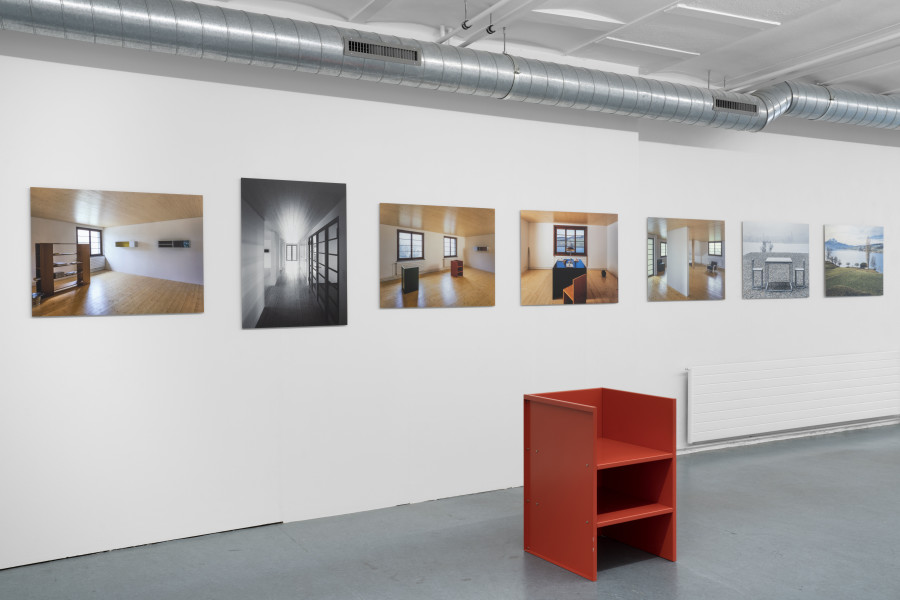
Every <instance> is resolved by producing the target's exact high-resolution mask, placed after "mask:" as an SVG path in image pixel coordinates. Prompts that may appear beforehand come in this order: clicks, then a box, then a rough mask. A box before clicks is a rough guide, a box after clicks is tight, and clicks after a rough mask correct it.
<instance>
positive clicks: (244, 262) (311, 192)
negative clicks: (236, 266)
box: [241, 179, 347, 329]
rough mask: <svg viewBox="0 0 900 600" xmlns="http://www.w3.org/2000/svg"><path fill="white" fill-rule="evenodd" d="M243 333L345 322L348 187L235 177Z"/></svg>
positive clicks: (333, 184)
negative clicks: (238, 188) (238, 194)
mask: <svg viewBox="0 0 900 600" xmlns="http://www.w3.org/2000/svg"><path fill="white" fill-rule="evenodd" d="M241 294H242V304H241V310H242V325H243V328H244V329H268V328H272V327H315V326H322V325H346V324H347V186H346V185H345V184H343V183H319V182H311V181H281V180H277V179H241Z"/></svg>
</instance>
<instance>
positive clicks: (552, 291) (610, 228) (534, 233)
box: [519, 210, 619, 306]
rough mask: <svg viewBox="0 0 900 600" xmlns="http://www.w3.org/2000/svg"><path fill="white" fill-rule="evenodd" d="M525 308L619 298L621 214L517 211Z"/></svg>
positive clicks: (609, 301) (617, 299)
mask: <svg viewBox="0 0 900 600" xmlns="http://www.w3.org/2000/svg"><path fill="white" fill-rule="evenodd" d="M519 215H520V217H519V254H520V258H521V268H520V271H521V278H520V282H521V290H520V291H521V296H520V298H521V303H522V306H541V305H551V304H609V303H615V302H618V301H619V216H618V215H616V214H609V213H584V212H554V211H538V210H523V211H521V212H520V213H519Z"/></svg>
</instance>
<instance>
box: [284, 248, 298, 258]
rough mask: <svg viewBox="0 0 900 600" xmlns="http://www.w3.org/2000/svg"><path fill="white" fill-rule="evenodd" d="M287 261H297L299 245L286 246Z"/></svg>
mask: <svg viewBox="0 0 900 600" xmlns="http://www.w3.org/2000/svg"><path fill="white" fill-rule="evenodd" d="M285 260H297V244H287V245H286V246H285Z"/></svg>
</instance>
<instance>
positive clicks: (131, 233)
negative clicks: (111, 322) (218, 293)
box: [30, 187, 203, 317]
mask: <svg viewBox="0 0 900 600" xmlns="http://www.w3.org/2000/svg"><path fill="white" fill-rule="evenodd" d="M30 254H31V260H32V265H31V268H32V270H31V273H32V281H31V314H32V316H34V317H47V316H101V315H150V314H177V313H202V312H203V196H195V195H180V194H151V193H140V192H110V191H98V190H74V189H56V188H37V187H33V188H31V253H30Z"/></svg>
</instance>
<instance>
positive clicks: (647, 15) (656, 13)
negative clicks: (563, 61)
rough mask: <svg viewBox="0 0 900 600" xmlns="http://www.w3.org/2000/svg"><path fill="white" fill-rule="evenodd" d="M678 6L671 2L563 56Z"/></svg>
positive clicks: (572, 49) (570, 50) (573, 48)
mask: <svg viewBox="0 0 900 600" xmlns="http://www.w3.org/2000/svg"><path fill="white" fill-rule="evenodd" d="M678 4H680V3H679V2H677V1H676V2H670V3H668V4H666V5H664V6H660V7H659V8H657V9H656V10H653V11H650V12H648V13H646V14H644V15H641V16H640V17H638V18H637V19H633V20H631V21H629V22H627V23H625V24H623V25H620V26H618V27H616V28H614V29H611V30H609V31H607V32H606V33H604V34H602V35H598V36H597V37H594V38H592V39H590V40H588V41H586V42H584V43H581V44H578V45H577V46H572V47H571V48H569V49H568V50H564V51H563V55H565V56H569V55H571V54H573V53H575V52H578V51H579V50H581V49H582V48H587V47H588V46H590V45H591V44H596V43H597V42H602V41H603V40H605V39H606V38H608V37H609V36H615V35H616V34H617V33H619V32H620V31H622V30H623V29H628V28H629V27H632V26H634V25H637V24H638V23H642V22H644V21H646V20H647V19H652V18H653V17H655V16H656V15H658V14H660V13H664V12H666V11H667V10H669V9H671V8H672V7H674V6H677V5H678Z"/></svg>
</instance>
